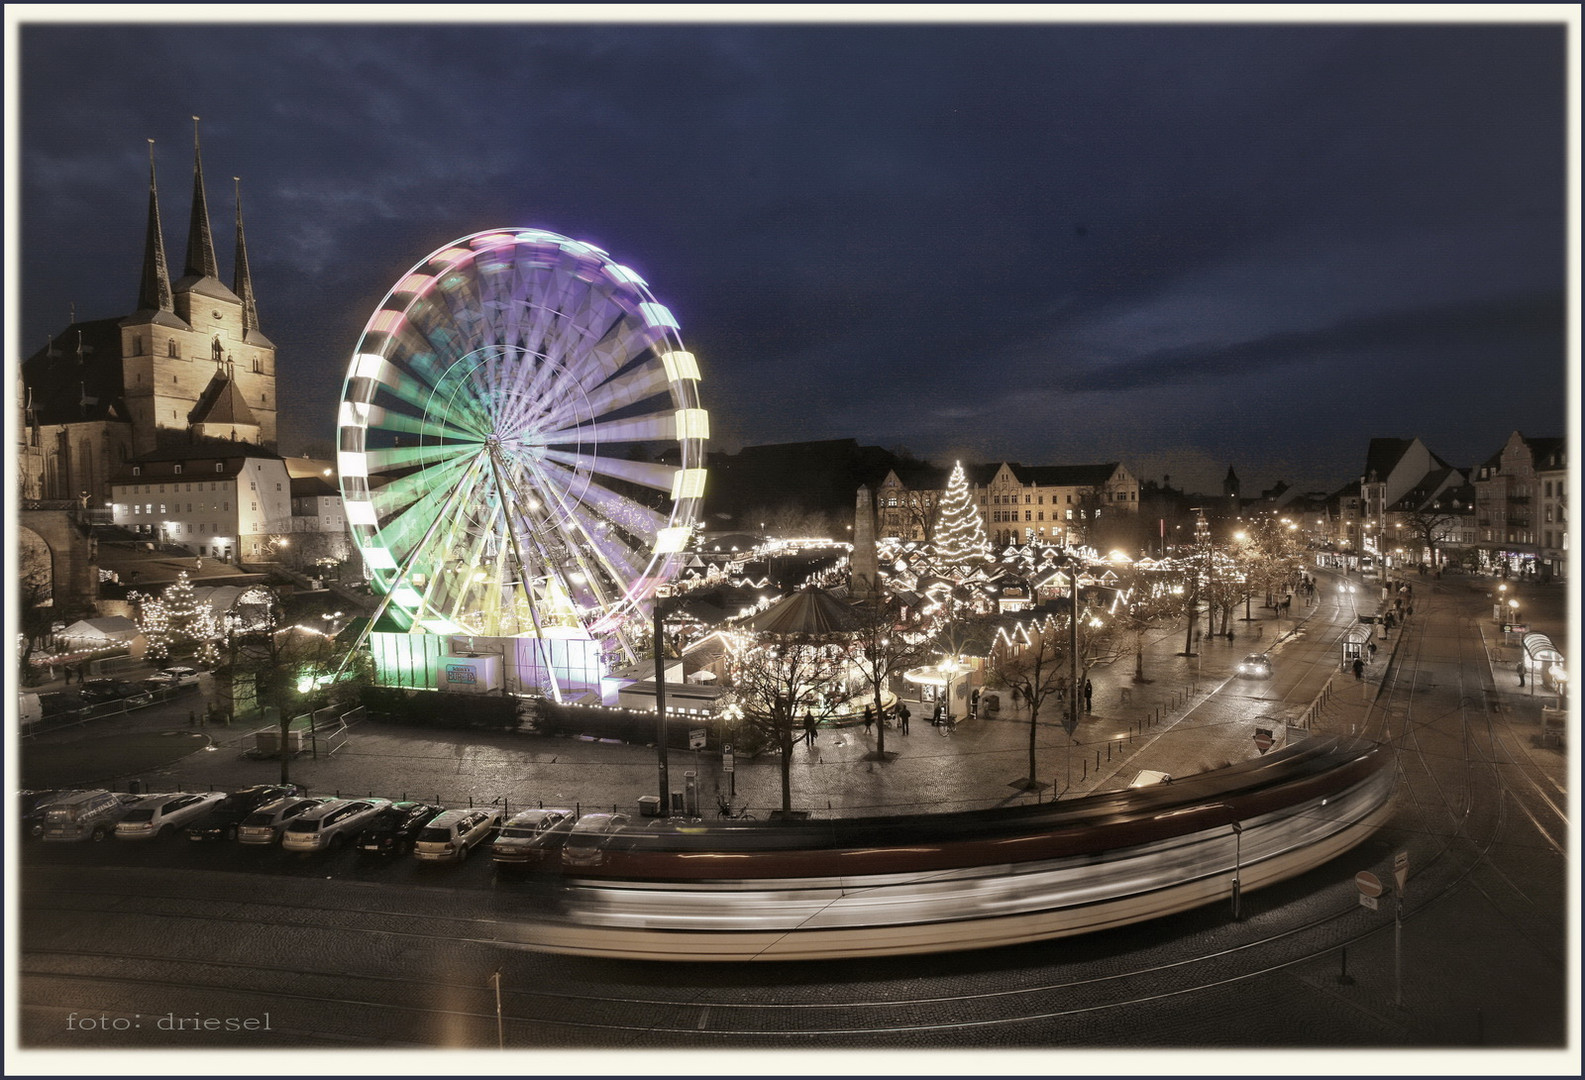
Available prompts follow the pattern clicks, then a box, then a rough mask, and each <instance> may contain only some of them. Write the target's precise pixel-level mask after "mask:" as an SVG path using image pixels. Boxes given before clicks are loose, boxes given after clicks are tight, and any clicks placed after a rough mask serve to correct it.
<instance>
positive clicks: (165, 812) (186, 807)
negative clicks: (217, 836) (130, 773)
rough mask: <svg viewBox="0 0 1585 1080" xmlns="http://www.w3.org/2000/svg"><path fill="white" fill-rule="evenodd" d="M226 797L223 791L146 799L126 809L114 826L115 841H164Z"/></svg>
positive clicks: (172, 793) (172, 794)
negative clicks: (155, 839)
mask: <svg viewBox="0 0 1585 1080" xmlns="http://www.w3.org/2000/svg"><path fill="white" fill-rule="evenodd" d="M225 797H226V793H225V792H223V791H205V792H201V793H193V794H186V795H184V794H182V793H181V792H167V793H165V794H163V795H145V796H144V797H143V798H141V799H139V800H138V801H137V802H135V803H133V804H132V805H131V806H130V807H128V808H127V812H126V813H125V814H123V815H122V816H121V820H120V821H118V822H117V823H116V839H117V840H152V839H154V838H156V837H158V838H160V839H164V838H166V837H169V836H174V835H176V830H177V829H179V828H181V827H182V826H183V825H186V824H188V823H189V822H191V821H192V820H193V819H195V818H200V817H202V816H203V815H204V814H206V813H207V812H208V811H209V810H210V809H211V808H213V807H214V806H215V805H216V804H217V803H219V802H220V800H222V799H224V798H225Z"/></svg>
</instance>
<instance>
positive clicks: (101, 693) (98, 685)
mask: <svg viewBox="0 0 1585 1080" xmlns="http://www.w3.org/2000/svg"><path fill="white" fill-rule="evenodd" d="M77 693H78V694H79V695H81V697H82V699H83V700H84V701H86V702H90V703H94V704H97V703H98V702H101V701H119V700H120V699H122V698H129V697H136V696H137V695H138V694H141V693H143V688H142V687H140V686H138V685H137V684H136V683H129V682H127V681H126V680H125V679H89V680H88V681H87V682H85V683H83V684H82V685H81V686H79V687H78V688H77Z"/></svg>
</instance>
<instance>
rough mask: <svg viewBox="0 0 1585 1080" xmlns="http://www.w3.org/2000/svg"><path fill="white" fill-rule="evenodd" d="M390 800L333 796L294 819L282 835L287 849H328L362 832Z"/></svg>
mask: <svg viewBox="0 0 1585 1080" xmlns="http://www.w3.org/2000/svg"><path fill="white" fill-rule="evenodd" d="M390 805H391V800H390V799H331V800H330V801H329V802H327V803H324V804H322V805H320V806H316V807H314V809H312V810H310V811H308V813H306V814H303V815H301V816H300V817H297V818H295V819H293V821H292V822H291V824H289V825H287V826H286V831H285V832H283V833H282V834H281V847H283V848H285V849H286V850H287V851H324V850H326V849H328V848H332V847H336V846H337V845H339V844H341V843H342V842H344V841H346V840H349V839H352V838H353V837H356V836H357V835H358V830H360V829H362V828H363V827H364V826H365V825H367V824H368V823H369V820H370V819H371V818H373V817H374V815H375V814H378V813H379V812H380V811H381V810H383V809H385V808H386V807H387V806H390Z"/></svg>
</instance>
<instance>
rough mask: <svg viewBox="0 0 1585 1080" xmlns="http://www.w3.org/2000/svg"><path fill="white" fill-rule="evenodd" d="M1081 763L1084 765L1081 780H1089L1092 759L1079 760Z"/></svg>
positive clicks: (1080, 775)
mask: <svg viewBox="0 0 1585 1080" xmlns="http://www.w3.org/2000/svg"><path fill="white" fill-rule="evenodd" d="M1079 764H1080V765H1082V766H1083V769H1081V770H1080V771H1079V780H1080V781H1081V782H1082V781H1085V780H1088V779H1089V778H1090V759H1089V758H1085V759H1084V760H1083V761H1081V762H1079Z"/></svg>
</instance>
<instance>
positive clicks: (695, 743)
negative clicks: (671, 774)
mask: <svg viewBox="0 0 1585 1080" xmlns="http://www.w3.org/2000/svg"><path fill="white" fill-rule="evenodd" d="M704 736H705V731H704V728H694V729H693V730H692V731H690V732H688V749H690V750H703V749H704Z"/></svg>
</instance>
